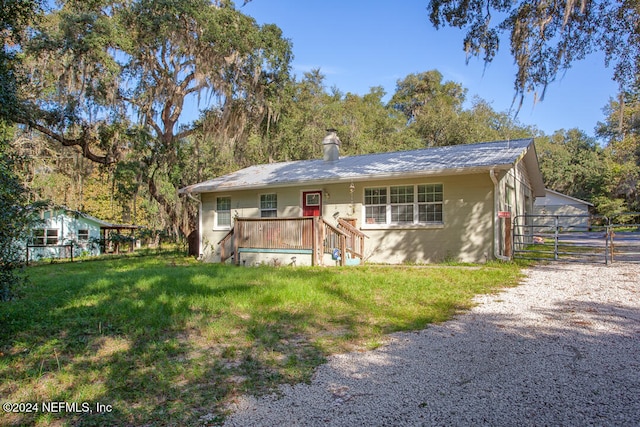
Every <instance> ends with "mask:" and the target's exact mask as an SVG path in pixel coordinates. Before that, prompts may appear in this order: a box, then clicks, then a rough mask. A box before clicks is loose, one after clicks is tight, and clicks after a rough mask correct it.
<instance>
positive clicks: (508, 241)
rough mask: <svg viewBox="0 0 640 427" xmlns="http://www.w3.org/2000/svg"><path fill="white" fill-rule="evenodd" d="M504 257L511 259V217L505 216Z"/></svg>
mask: <svg viewBox="0 0 640 427" xmlns="http://www.w3.org/2000/svg"><path fill="white" fill-rule="evenodd" d="M504 227H505V230H504V240H505V242H504V256H506V257H507V258H511V252H512V250H511V249H512V243H511V216H507V217H505V219H504Z"/></svg>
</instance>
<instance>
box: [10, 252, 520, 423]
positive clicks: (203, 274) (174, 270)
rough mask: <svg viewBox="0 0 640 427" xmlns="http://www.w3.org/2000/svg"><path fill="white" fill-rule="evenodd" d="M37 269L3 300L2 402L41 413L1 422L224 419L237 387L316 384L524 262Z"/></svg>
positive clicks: (496, 283) (492, 286)
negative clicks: (350, 358) (351, 357)
mask: <svg viewBox="0 0 640 427" xmlns="http://www.w3.org/2000/svg"><path fill="white" fill-rule="evenodd" d="M28 273H29V276H30V278H31V284H30V285H28V286H27V287H26V288H24V289H22V290H21V298H20V299H18V300H15V301H11V302H6V303H0V325H1V328H0V400H1V401H2V403H4V402H7V401H8V402H16V403H17V402H23V403H24V402H38V403H39V404H40V408H39V411H38V412H37V413H29V414H13V413H9V414H7V413H3V412H0V424H1V425H4V424H8V425H12V424H16V425H24V424H29V425H51V424H54V425H154V426H157V425H196V424H197V425H206V424H207V423H209V424H215V423H217V422H220V421H221V420H222V419H223V418H224V416H225V413H224V408H225V404H226V403H228V402H229V401H231V400H233V399H234V397H235V396H237V395H238V394H240V393H245V392H249V393H257V394H259V393H264V392H267V391H273V388H274V386H275V385H277V384H278V383H295V382H300V381H308V380H309V379H310V377H311V375H312V373H313V369H314V368H315V367H316V366H318V365H319V364H320V363H322V362H323V361H324V360H325V357H326V356H327V355H329V354H333V353H336V352H344V351H351V350H356V349H371V348H375V347H376V346H377V345H379V344H380V342H381V339H382V336H383V335H384V334H388V333H390V332H394V331H401V330H411V329H421V328H424V327H425V326H426V325H428V324H429V323H432V322H441V321H444V320H446V319H448V318H450V317H451V316H452V315H454V314H455V313H456V312H459V311H460V310H463V309H467V308H469V307H470V306H471V305H472V302H471V300H472V298H473V296H474V295H476V294H479V293H490V292H495V291H497V290H498V289H500V288H502V287H506V286H512V285H516V284H517V283H518V281H519V278H520V269H519V267H518V266H517V265H514V264H488V265H484V266H476V267H465V266H429V267H414V266H402V267H382V266H365V267H351V268H349V267H345V268H337V267H335V268H321V267H308V268H307V267H298V268H292V267H281V268H271V267H259V268H242V267H233V266H226V265H214V264H200V263H197V262H196V261H194V260H191V259H188V258H183V257H176V256H164V257H158V256H150V257H137V258H125V259H119V260H117V259H112V260H103V261H87V262H76V263H73V264H70V263H67V264H50V265H40V266H35V267H31V268H30V269H29V270H28ZM42 402H69V403H73V402H76V403H77V405H78V407H73V406H72V407H69V408H63V409H64V410H62V411H60V410H59V409H60V408H57V407H55V406H54V408H53V409H57V410H56V411H53V410H52V408H51V407H45V408H43V407H42V404H41V403H42ZM85 402H86V404H88V405H89V406H82V404H83V403H85ZM97 403H100V404H103V405H110V406H107V407H106V409H111V410H110V412H109V411H106V409H105V407H102V408H101V409H102V410H103V412H101V413H98V411H97V409H96V404H97ZM43 409H45V411H44V412H43ZM85 410H89V411H87V412H84V411H85ZM91 411H93V412H91Z"/></svg>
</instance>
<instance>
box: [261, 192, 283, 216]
mask: <svg viewBox="0 0 640 427" xmlns="http://www.w3.org/2000/svg"><path fill="white" fill-rule="evenodd" d="M269 196H273V200H265V199H263V198H267V197H269ZM270 202H275V206H268V207H264V206H263V203H270ZM258 204H259V206H260V218H277V217H278V193H264V194H260V197H259V200H258ZM265 213H273V215H265Z"/></svg>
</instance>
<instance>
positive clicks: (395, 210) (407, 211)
mask: <svg viewBox="0 0 640 427" xmlns="http://www.w3.org/2000/svg"><path fill="white" fill-rule="evenodd" d="M389 190H390V195H389V196H390V197H389V199H390V205H391V224H412V223H413V200H414V194H413V192H414V186H413V185H403V186H399V187H390V189H389Z"/></svg>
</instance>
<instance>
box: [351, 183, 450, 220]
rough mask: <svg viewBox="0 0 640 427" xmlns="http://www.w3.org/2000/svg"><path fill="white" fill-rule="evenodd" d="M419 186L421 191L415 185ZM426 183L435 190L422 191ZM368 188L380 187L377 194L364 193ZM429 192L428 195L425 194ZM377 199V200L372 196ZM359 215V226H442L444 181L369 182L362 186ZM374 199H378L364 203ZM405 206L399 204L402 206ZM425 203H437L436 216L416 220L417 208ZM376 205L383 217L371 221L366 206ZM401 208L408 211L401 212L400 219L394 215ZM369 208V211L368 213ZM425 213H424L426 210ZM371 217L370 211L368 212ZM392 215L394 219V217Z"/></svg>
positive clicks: (431, 204) (398, 214)
mask: <svg viewBox="0 0 640 427" xmlns="http://www.w3.org/2000/svg"><path fill="white" fill-rule="evenodd" d="M420 187H423V190H425V192H423V193H420V192H419V189H420ZM426 187H436V190H439V191H436V192H429V193H427V192H426ZM408 188H411V189H412V192H411V193H409V192H407V191H406V190H407V189H408ZM369 190H380V194H379V195H373V194H367V191H369ZM429 195H431V197H430V196H429ZM375 199H377V200H375ZM362 200H363V203H362V218H363V219H364V220H363V225H362V228H363V229H380V228H383V229H384V228H442V227H444V203H445V200H444V184H442V183H440V182H436V183H421V184H404V185H387V186H370V187H365V188H364V189H363V199H362ZM372 201H377V202H378V203H367V202H372ZM403 206H404V207H405V208H402V207H403ZM425 206H440V209H439V213H437V214H439V216H440V219H439V220H435V221H426V220H422V221H421V220H420V217H421V215H420V209H421V207H423V212H424V209H426V208H424V207H425ZM372 208H373V209H376V210H377V211H378V212H380V211H381V210H382V209H384V215H385V221H384V222H375V220H374V221H371V219H373V218H368V217H367V212H368V209H372ZM402 210H405V212H406V213H409V216H408V217H407V216H406V215H405V219H404V220H398V219H401V218H398V216H402V212H401V211H402ZM371 213H372V212H371V211H369V214H371ZM427 215H428V214H427ZM370 217H371V215H370ZM394 218H395V219H396V220H395V221H394Z"/></svg>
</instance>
